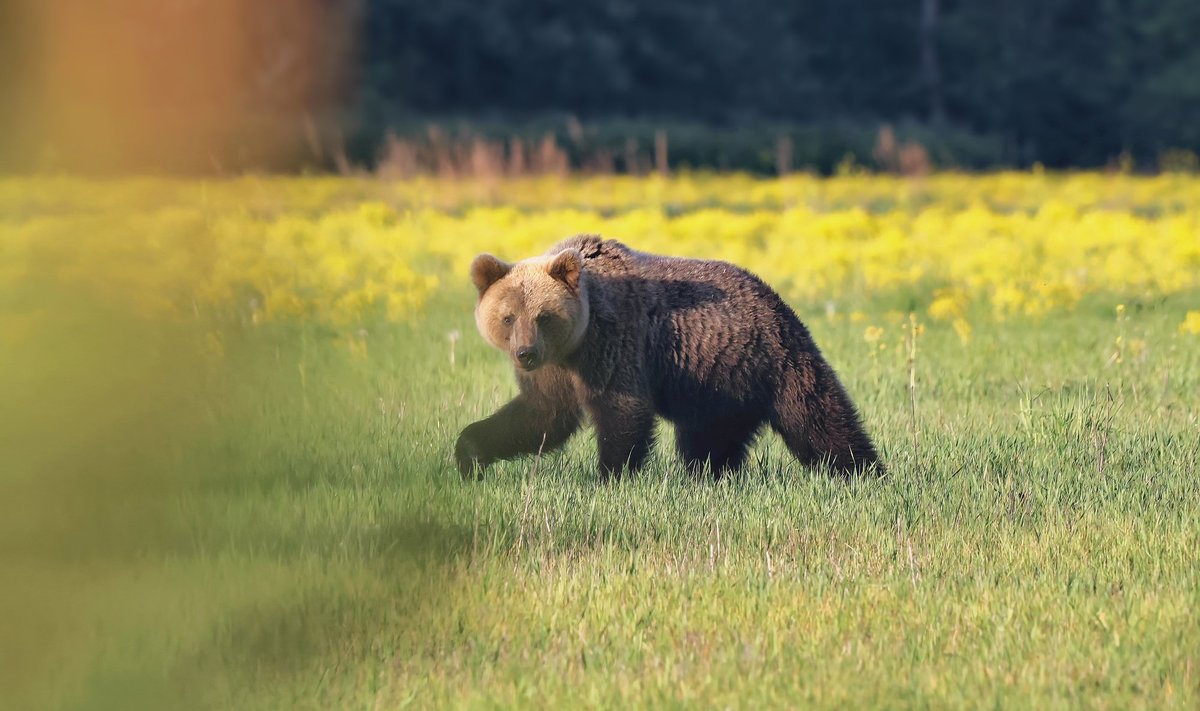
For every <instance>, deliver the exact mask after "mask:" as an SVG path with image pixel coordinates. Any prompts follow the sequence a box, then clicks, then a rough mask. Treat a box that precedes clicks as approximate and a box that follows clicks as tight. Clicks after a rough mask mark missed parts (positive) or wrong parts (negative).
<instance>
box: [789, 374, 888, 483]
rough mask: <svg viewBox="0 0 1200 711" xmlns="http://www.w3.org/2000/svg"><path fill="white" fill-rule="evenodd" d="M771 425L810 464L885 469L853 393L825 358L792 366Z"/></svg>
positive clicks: (841, 471)
mask: <svg viewBox="0 0 1200 711" xmlns="http://www.w3.org/2000/svg"><path fill="white" fill-rule="evenodd" d="M801 368H803V371H802V370H801ZM771 426H772V427H773V428H774V429H775V431H776V432H778V433H779V434H780V436H782V437H783V441H784V443H786V444H787V446H788V449H789V450H791V452H792V454H793V455H795V457H796V459H799V460H800V463H801V464H804V465H805V466H809V467H816V466H818V465H820V464H826V465H828V466H829V467H830V469H832V470H833V471H834V472H837V473H839V474H843V475H848V474H854V473H859V472H862V471H865V470H867V469H868V468H871V467H874V468H875V471H876V472H877V473H883V465H882V464H881V463H880V462H879V455H878V454H877V453H876V452H875V446H874V445H873V444H872V443H871V438H870V437H869V436H868V435H867V433H866V431H865V430H864V429H863V426H862V422H860V421H859V418H858V412H857V411H856V410H855V409H854V404H853V403H852V402H851V401H850V396H849V395H847V394H846V391H845V390H844V389H843V388H842V385H841V383H840V382H838V379H837V376H836V375H834V373H833V370H832V369H831V368H830V367H829V365H828V364H826V363H825V362H823V361H820V360H818V361H817V362H813V361H808V362H807V363H805V364H804V365H803V366H800V367H798V366H795V365H789V366H788V369H787V371H786V372H785V373H784V377H783V380H782V382H781V387H780V388H779V391H778V392H777V393H776V397H775V403H774V406H773V408H772V413H771Z"/></svg>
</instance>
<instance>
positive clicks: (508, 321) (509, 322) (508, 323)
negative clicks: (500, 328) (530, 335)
mask: <svg viewBox="0 0 1200 711" xmlns="http://www.w3.org/2000/svg"><path fill="white" fill-rule="evenodd" d="M513 321H516V319H515V318H513V316H512V314H509V315H508V316H505V317H504V325H505V326H511V325H513Z"/></svg>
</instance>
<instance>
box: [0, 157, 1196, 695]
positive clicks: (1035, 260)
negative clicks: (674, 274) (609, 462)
mask: <svg viewBox="0 0 1200 711" xmlns="http://www.w3.org/2000/svg"><path fill="white" fill-rule="evenodd" d="M591 231H595V232H601V233H603V234H605V235H606V236H611V237H615V238H619V239H622V240H623V241H626V242H627V243H629V244H631V245H632V246H635V247H640V248H645V249H649V250H653V251H659V252H666V253H671V254H678V255H687V256H702V257H713V258H724V259H728V260H731V261H735V262H737V263H739V264H742V265H743V266H746V267H748V268H750V269H752V270H754V271H756V272H758V273H760V274H761V275H763V276H764V278H766V279H767V280H768V281H769V282H770V283H772V284H773V285H775V286H776V287H777V288H778V289H779V290H780V292H781V293H783V294H784V295H785V296H786V297H787V299H788V300H789V302H790V303H791V304H792V305H793V306H794V307H795V308H796V310H797V312H798V313H799V315H800V316H801V318H802V319H803V320H804V321H805V322H806V324H808V326H809V328H810V330H811V331H812V332H813V335H814V338H815V339H816V341H817V343H818V345H819V346H820V347H821V348H822V350H823V351H824V353H825V354H826V356H827V358H828V359H829V360H830V362H831V363H832V364H833V366H834V368H835V369H836V370H837V371H838V373H839V375H840V376H841V378H842V381H843V383H844V384H845V385H846V387H847V389H848V390H849V392H850V393H851V395H852V397H853V398H854V399H855V401H856V402H857V404H858V406H859V408H860V410H861V411H862V414H863V417H864V420H865V422H866V424H867V427H868V429H869V430H870V431H871V432H872V434H873V435H874V437H875V439H876V441H877V443H878V444H879V445H880V447H881V450H882V454H883V457H884V460H885V462H886V463H887V464H888V467H889V471H888V475H887V476H886V477H885V478H882V479H877V480H858V481H852V482H845V481H842V480H837V479H831V478H830V477H828V476H826V475H824V474H822V473H820V472H814V471H809V470H805V469H803V468H800V467H799V466H798V465H797V464H796V463H795V462H794V461H793V460H791V458H790V456H789V455H788V453H787V452H786V450H785V449H784V447H783V446H782V443H781V442H780V441H779V440H778V439H777V438H776V437H775V435H773V434H770V433H768V434H766V435H764V436H763V437H762V438H761V439H760V440H759V441H758V443H757V444H756V446H755V449H754V451H753V454H752V456H751V460H750V461H751V463H750V464H749V465H748V466H747V467H746V468H745V469H744V470H743V471H741V472H740V473H738V474H736V475H733V476H729V477H726V478H724V479H721V480H720V481H712V480H707V479H705V480H696V479H693V478H691V477H690V476H688V475H687V474H686V473H685V472H684V471H683V468H682V466H681V465H680V464H679V462H678V461H677V460H676V459H675V457H674V455H673V451H672V444H673V443H672V436H671V432H670V428H669V427H667V426H665V425H664V426H662V428H661V430H660V435H661V436H660V438H659V445H658V452H657V453H656V455H655V456H654V457H653V458H652V461H651V463H650V465H649V467H648V468H647V469H646V470H645V471H644V472H642V473H641V474H639V475H637V476H635V477H627V478H625V479H624V480H621V481H618V482H615V483H611V484H602V483H600V482H599V481H598V478H597V475H596V465H595V447H594V441H593V439H592V434H591V432H590V430H584V431H583V432H581V433H580V434H579V435H577V436H576V437H575V439H573V440H572V441H571V442H570V444H569V445H568V446H567V447H566V448H565V449H564V450H563V451H561V452H555V453H552V454H548V455H546V456H544V457H540V458H531V459H527V460H521V461H515V462H508V463H503V464H501V465H498V466H496V467H494V468H492V469H491V470H489V472H488V474H487V476H486V477H485V478H484V479H483V480H482V481H479V482H464V481H462V480H461V479H460V478H459V476H458V473H457V472H456V471H455V469H454V467H453V464H452V458H451V450H452V446H453V442H454V439H455V437H456V436H457V433H458V431H459V430H460V429H461V428H462V427H463V426H465V425H466V424H468V423H470V422H471V421H474V420H475V419H479V418H480V417H483V416H485V415H487V414H490V412H491V411H493V410H494V409H495V408H496V407H498V406H499V405H501V404H502V403H503V402H505V401H506V400H507V399H508V398H510V397H511V396H512V395H513V393H514V391H515V385H514V382H513V378H512V374H511V372H510V369H509V366H508V365H507V361H506V359H505V357H504V356H503V355H502V354H500V353H498V352H494V351H492V350H491V349H490V348H489V347H487V346H486V344H485V343H484V342H483V340H482V339H481V338H480V337H479V336H478V335H477V334H476V332H475V328H474V322H473V316H472V306H473V300H474V294H473V289H472V288H471V286H470V284H469V279H468V278H467V276H466V271H465V267H466V264H467V263H468V262H469V260H470V258H471V257H472V256H473V255H474V254H475V253H477V252H479V251H491V252H494V253H496V254H498V255H499V256H501V257H505V258H509V259H515V258H520V257H524V256H531V255H533V254H536V253H539V252H541V251H543V250H544V249H545V248H546V247H548V246H549V245H550V244H552V243H553V242H554V241H555V240H556V239H558V238H560V237H562V236H564V235H567V234H571V233H575V232H591ZM0 392H3V393H4V396H3V397H2V398H0V400H2V403H0V442H2V443H3V447H2V449H3V452H4V456H3V468H2V469H0V576H2V577H3V580H4V584H3V586H0V630H3V632H2V633H0V688H2V689H4V691H3V693H2V694H0V707H5V708H12V709H43V708H44V709H142V708H144V709H161V708H182V709H187V708H196V709H202V708H219V709H225V708H239V709H240V708H245V709H334V708H336V709H392V708H527V707H534V708H541V707H558V706H567V707H576V706H578V707H604V708H608V707H627V706H634V707H653V708H659V707H682V706H695V707H702V708H707V707H717V708H757V707H764V706H784V707H803V708H861V707H887V708H981V707H998V708H1039V709H1043V708H1122V709H1125V708H1181V709H1182V708H1196V707H1197V706H1200V616H1198V613H1197V610H1200V466H1198V464H1197V462H1198V461H1200V179H1197V178H1196V177H1188V176H1180V175H1164V176H1158V177H1133V176H1123V175H1103V174H1099V173H1083V174H1073V175H1053V174H1043V173H1027V174H1022V173H1003V174H994V175H983V176H964V175H955V174H941V175H935V176H932V177H930V178H927V179H924V180H917V181H912V180H905V179H900V178H891V177H882V176H869V175H858V174H855V175H844V176H840V177H837V178H833V179H818V178H814V177H808V176H792V177H789V178H783V179H778V180H760V179H753V178H749V177H744V176H714V175H682V176H678V177H674V178H670V179H663V178H643V179H633V178H616V177H611V178H571V179H568V180H557V179H538V178H533V179H520V180H511V181H498V182H496V181H493V182H486V181H463V182H446V181H438V180H434V179H417V180H412V181H405V182H399V183H395V182H386V181H377V180H369V179H358V178H336V179H335V178H298V179H283V178H253V177H247V178H238V179H231V180H225V181H188V180H152V179H143V180H124V181H112V182H101V181H94V182H93V181H82V180H73V179H56V178H37V179H25V180H15V179H9V180H5V181H0Z"/></svg>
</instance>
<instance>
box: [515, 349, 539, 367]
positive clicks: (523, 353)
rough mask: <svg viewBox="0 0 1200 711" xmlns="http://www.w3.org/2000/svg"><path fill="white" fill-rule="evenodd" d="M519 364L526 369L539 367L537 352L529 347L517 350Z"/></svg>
mask: <svg viewBox="0 0 1200 711" xmlns="http://www.w3.org/2000/svg"><path fill="white" fill-rule="evenodd" d="M517 362H518V363H520V364H521V365H523V366H525V367H526V368H532V367H533V366H535V365H537V351H535V350H534V349H532V348H530V347H529V346H522V347H520V348H518V349H517Z"/></svg>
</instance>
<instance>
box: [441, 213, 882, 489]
mask: <svg viewBox="0 0 1200 711" xmlns="http://www.w3.org/2000/svg"><path fill="white" fill-rule="evenodd" d="M471 271H472V277H473V279H474V281H475V284H476V286H477V288H478V289H479V294H480V299H479V304H478V307H477V309H476V321H477V323H478V325H479V329H480V331H481V333H483V335H484V336H485V338H487V339H488V340H489V341H490V342H491V343H492V344H493V345H495V346H497V347H498V348H501V349H503V350H506V351H508V352H509V354H510V355H511V356H512V358H513V361H514V364H515V365H516V374H517V382H518V384H519V386H520V394H519V395H517V397H516V398H515V399H514V400H512V401H511V402H509V403H508V404H507V405H505V406H504V407H502V408H500V410H499V411H498V412H496V413H495V414H494V415H492V416H491V417H488V418H487V419H484V420H481V421H479V422H476V423H474V424H472V425H470V426H468V427H467V428H466V429H465V430H463V432H462V434H461V435H460V436H459V439H458V443H457V446H456V448H455V453H456V458H457V463H458V467H459V469H460V470H461V471H462V472H463V474H464V475H466V474H470V473H472V472H477V471H478V469H477V468H479V467H483V466H487V465H488V464H490V463H491V462H494V461H496V460H500V459H511V458H514V457H518V456H520V455H527V454H534V453H538V452H542V451H549V450H551V449H554V448H555V447H558V446H561V445H562V444H563V443H564V442H566V440H567V438H569V437H570V436H571V434H572V433H574V432H575V430H576V429H578V427H579V424H580V421H581V417H582V415H583V414H584V413H587V415H589V416H590V418H591V421H592V423H593V424H594V425H595V427H596V433H597V440H598V443H599V450H600V467H601V471H602V473H603V474H605V475H611V474H614V473H619V472H620V471H621V470H622V469H623V468H625V467H628V468H629V469H631V470H636V469H637V468H638V467H640V466H641V465H642V464H643V463H644V462H645V460H646V457H647V455H648V454H649V453H650V449H651V445H652V443H653V435H654V420H655V416H660V417H663V418H665V419H667V420H669V421H670V422H672V423H674V425H675V431H676V442H677V446H678V449H679V453H680V454H681V455H682V456H683V459H684V461H685V462H686V463H687V464H688V465H689V467H691V468H693V470H696V471H699V470H701V469H702V468H703V466H704V465H705V464H706V463H707V464H708V465H709V466H710V467H711V469H712V471H713V472H717V473H720V472H724V471H726V470H730V469H734V468H737V467H739V466H740V465H741V464H742V463H743V462H744V461H745V459H746V453H747V448H748V447H749V445H750V444H751V442H752V441H753V439H754V437H755V436H756V435H757V433H758V432H759V430H760V429H761V428H762V426H763V425H764V424H766V423H768V422H769V423H770V424H771V426H772V427H773V428H774V429H775V430H776V431H777V432H778V433H779V434H780V435H782V437H783V440H784V442H786V443H787V446H788V448H789V449H790V450H791V452H792V454H794V455H795V456H796V458H797V459H799V460H800V461H801V462H802V463H804V464H806V465H809V466H813V465H818V464H821V463H824V464H827V465H828V466H829V467H830V468H831V469H832V470H834V471H836V472H839V473H843V474H850V473H854V472H861V471H863V470H866V469H868V468H871V469H873V470H874V471H877V472H879V471H882V465H881V464H880V463H879V460H878V455H877V454H876V452H875V447H874V446H873V445H872V443H871V439H870V438H869V437H868V436H867V434H866V432H865V431H864V430H863V427H862V424H861V422H860V421H859V417H858V413H857V412H856V411H855V408H854V405H853V403H851V401H850V398H849V396H848V395H847V394H846V391H845V390H844V389H843V388H842V385H841V383H839V382H838V379H837V376H836V375H835V374H834V372H833V369H832V368H831V367H830V366H829V364H828V363H826V362H825V359H824V358H823V357H822V356H821V353H820V351H819V350H818V349H817V346H816V344H815V343H813V340H812V337H811V336H810V335H809V333H808V329H807V328H805V326H804V324H802V323H801V322H800V320H799V319H798V318H797V317H796V315H795V313H794V312H793V311H792V310H791V309H790V308H789V307H788V306H787V305H786V304H785V303H784V302H783V300H782V299H781V298H780V297H779V295H778V294H776V293H775V292H774V291H773V290H772V289H771V288H770V287H768V286H767V285H766V284H764V283H763V282H762V281H761V280H760V279H758V277H756V276H754V275H753V274H750V273H749V272H746V271H744V270H742V269H739V268H738V267H735V266H733V265H731V264H727V263H724V262H716V261H701V260H697V259H679V258H673V257H663V256H657V255H653V254H645V253H642V252H637V251H634V250H632V249H630V248H628V247H626V246H625V245H623V244H621V243H620V242H616V241H613V240H602V239H600V238H599V237H596V236H589V235H584V236H579V237H574V238H571V239H567V240H565V241H563V242H561V243H559V244H557V245H555V246H554V247H553V248H552V249H551V250H550V251H549V252H547V254H546V256H544V257H538V258H534V259H529V260H524V261H522V262H517V263H516V264H505V263H504V262H501V261H499V260H498V259H496V258H495V257H492V256H491V255H480V256H479V257H477V258H476V260H475V262H474V263H473V264H472V270H471Z"/></svg>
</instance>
